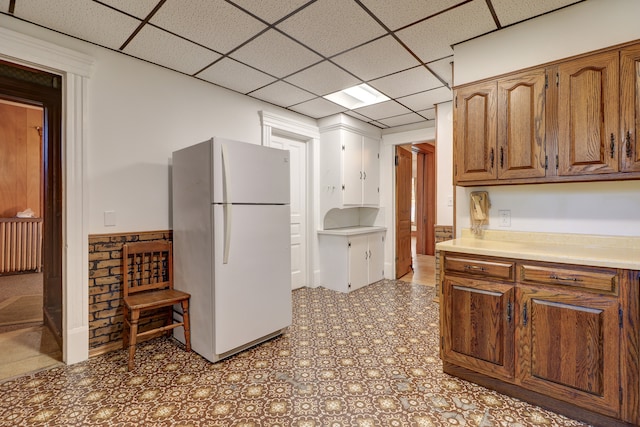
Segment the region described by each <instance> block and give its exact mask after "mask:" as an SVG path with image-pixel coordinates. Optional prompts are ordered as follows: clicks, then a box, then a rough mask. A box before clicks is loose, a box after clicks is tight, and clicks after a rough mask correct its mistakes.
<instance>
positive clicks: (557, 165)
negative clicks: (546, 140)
mask: <svg viewBox="0 0 640 427" xmlns="http://www.w3.org/2000/svg"><path fill="white" fill-rule="evenodd" d="M559 166H560V162H559V161H558V155H557V154H556V170H558V167H559Z"/></svg>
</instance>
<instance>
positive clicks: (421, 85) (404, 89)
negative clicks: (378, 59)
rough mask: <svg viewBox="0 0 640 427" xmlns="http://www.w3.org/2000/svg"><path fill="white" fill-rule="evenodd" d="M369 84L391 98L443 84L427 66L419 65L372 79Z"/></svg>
mask: <svg viewBox="0 0 640 427" xmlns="http://www.w3.org/2000/svg"><path fill="white" fill-rule="evenodd" d="M369 85H371V86H373V87H374V88H376V89H378V90H379V91H380V92H382V93H384V94H385V95H387V96H388V97H390V98H397V97H399V96H405V95H411V94H414V93H417V92H422V91H424V90H426V89H433V88H436V87H439V86H442V82H441V81H440V80H438V79H437V78H436V77H435V76H434V75H433V74H432V73H430V72H429V70H427V69H426V68H425V67H422V66H418V67H415V68H412V69H410V70H407V71H403V72H401V73H397V74H392V75H390V76H387V77H383V78H381V79H376V80H371V81H370V82H369Z"/></svg>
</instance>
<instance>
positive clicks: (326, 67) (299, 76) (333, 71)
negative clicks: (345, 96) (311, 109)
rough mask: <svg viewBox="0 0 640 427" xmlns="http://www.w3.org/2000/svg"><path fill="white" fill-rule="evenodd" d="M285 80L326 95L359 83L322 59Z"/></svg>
mask: <svg viewBox="0 0 640 427" xmlns="http://www.w3.org/2000/svg"><path fill="white" fill-rule="evenodd" d="M285 80H286V81H288V82H289V83H293V84H294V85H296V86H299V87H303V88H305V89H306V90H308V91H310V92H313V93H315V94H317V95H328V94H330V93H333V92H336V91H339V90H342V89H346V88H348V87H351V86H355V85H357V84H360V83H361V82H360V80H358V79H356V78H355V77H353V76H352V75H351V74H349V73H347V72H345V71H344V70H342V69H340V68H339V67H336V66H335V65H334V64H332V63H331V62H329V61H323V62H321V63H320V64H317V65H314V66H313V67H310V68H307V69H306V70H303V71H300V72H299V73H296V74H294V75H292V76H289V77H287V78H286V79H285Z"/></svg>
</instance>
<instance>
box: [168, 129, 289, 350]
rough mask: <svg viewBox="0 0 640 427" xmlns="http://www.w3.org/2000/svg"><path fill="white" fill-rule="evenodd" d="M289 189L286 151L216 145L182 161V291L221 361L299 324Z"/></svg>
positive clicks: (175, 169)
mask: <svg viewBox="0 0 640 427" xmlns="http://www.w3.org/2000/svg"><path fill="white" fill-rule="evenodd" d="M289 180H290V175H289V152H288V151H285V150H280V149H276V148H270V147H263V146H260V145H255V144H249V143H243V142H238V141H231V140H225V139H221V138H212V139H210V140H208V141H205V142H202V143H200V144H197V145H194V146H191V147H187V148H184V149H182V150H179V151H175V152H174V153H173V158H172V187H173V191H172V205H173V210H172V212H173V219H172V222H173V244H174V283H175V288H176V289H179V290H183V291H185V292H189V293H190V294H191V302H190V310H189V311H190V320H191V346H192V348H193V350H194V351H196V352H197V353H199V354H200V355H202V356H203V357H205V358H206V359H208V360H210V361H212V362H217V361H218V360H220V359H223V358H225V357H228V356H231V355H233V354H236V353H238V352H240V351H242V350H245V349H247V348H249V347H251V346H253V345H256V344H258V343H260V342H263V341H265V340H268V339H270V338H272V337H275V336H277V335H279V334H281V333H282V332H283V330H284V329H286V328H287V327H288V326H289V325H291V316H292V315H291V310H292V309H291V232H290V212H289V210H290V208H289V192H290V186H289ZM174 336H175V337H176V338H177V339H178V340H180V341H182V342H184V334H183V332H182V328H178V329H174Z"/></svg>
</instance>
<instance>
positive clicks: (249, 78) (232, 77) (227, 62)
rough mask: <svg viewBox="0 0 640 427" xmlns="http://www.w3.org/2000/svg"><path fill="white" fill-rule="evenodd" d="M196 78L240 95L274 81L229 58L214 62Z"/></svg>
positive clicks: (266, 75)
mask: <svg viewBox="0 0 640 427" xmlns="http://www.w3.org/2000/svg"><path fill="white" fill-rule="evenodd" d="M196 77H198V78H201V79H203V80H207V81H209V82H211V83H215V84H217V85H219V86H222V87H226V88H228V89H232V90H235V91H236V92H240V93H248V92H251V91H254V90H256V89H257V88H259V87H262V86H266V85H268V84H269V83H271V82H273V81H274V80H275V79H274V78H273V77H271V76H269V75H268V74H265V73H263V72H261V71H258V70H254V69H253V68H251V67H247V66H246V65H244V64H241V63H239V62H238V61H234V60H233V59H229V58H223V59H222V60H221V61H218V62H216V63H215V64H213V65H212V66H211V67H209V68H207V69H206V70H204V71H203V72H201V73H199V74H198V75H197V76H196Z"/></svg>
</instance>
